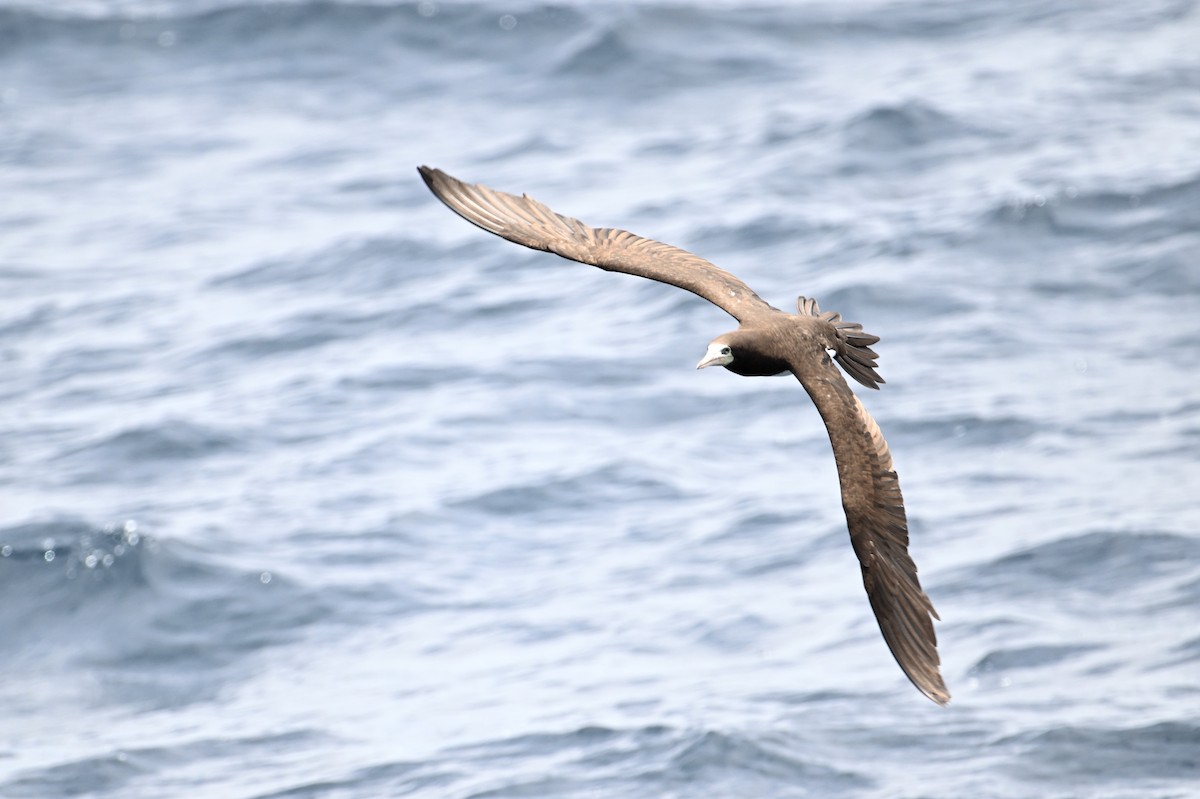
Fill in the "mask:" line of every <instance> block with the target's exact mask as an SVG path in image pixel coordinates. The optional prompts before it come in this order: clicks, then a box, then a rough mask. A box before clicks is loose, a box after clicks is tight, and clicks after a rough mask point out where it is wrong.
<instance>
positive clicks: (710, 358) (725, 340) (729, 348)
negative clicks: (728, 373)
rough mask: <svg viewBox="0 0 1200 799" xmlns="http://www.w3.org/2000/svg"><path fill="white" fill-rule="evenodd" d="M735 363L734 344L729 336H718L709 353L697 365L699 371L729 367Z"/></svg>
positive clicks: (710, 345)
mask: <svg viewBox="0 0 1200 799" xmlns="http://www.w3.org/2000/svg"><path fill="white" fill-rule="evenodd" d="M731 363H733V342H731V341H730V340H729V337H728V336H717V337H716V338H714V339H713V340H712V341H711V342H710V343H709V345H708V351H707V352H705V353H704V357H703V358H701V359H700V363H698V364H696V368H697V369H703V368H704V367H706V366H729V364H731Z"/></svg>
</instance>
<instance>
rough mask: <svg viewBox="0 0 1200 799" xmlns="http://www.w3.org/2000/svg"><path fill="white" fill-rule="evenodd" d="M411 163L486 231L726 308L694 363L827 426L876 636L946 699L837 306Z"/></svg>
mask: <svg viewBox="0 0 1200 799" xmlns="http://www.w3.org/2000/svg"><path fill="white" fill-rule="evenodd" d="M418 171H419V172H420V173H421V177H422V178H424V180H425V183H426V185H427V186H429V189H430V191H432V192H433V193H434V194H435V195H437V198H438V199H439V200H441V201H442V202H443V203H445V204H446V205H447V206H448V207H449V208H450V210H452V211H454V212H455V213H456V214H458V215H459V216H461V217H462V218H463V219H466V220H467V221H468V222H471V223H472V224H474V225H477V226H479V227H481V228H483V229H484V230H486V231H488V232H490V233H495V234H496V235H497V236H501V237H503V238H506V239H508V240H509V241H513V242H516V243H517V244H522V245H524V246H526V247H531V248H533V249H535V250H545V251H546V252H552V253H555V254H556V255H561V256H562V257H564V258H568V259H570V260H572V261H579V262H580V263H585V264H591V265H592V266H598V267H600V268H601V269H604V270H607V271H610V272H624V273H625V274H629V275H638V276H639V277H645V278H649V279H651V280H657V281H658V282H660V283H668V284H670V285H672V286H678V287H679V288H681V289H686V290H688V291H690V292H692V293H693V294H697V295H699V296H701V297H703V298H704V299H706V300H708V301H709V302H711V303H712V304H713V305H716V306H717V307H718V308H720V309H721V310H723V311H725V312H726V313H728V314H729V315H730V316H732V317H733V318H734V319H736V320H737V321H738V328H737V330H734V331H732V332H730V333H724V334H722V335H720V336H717V337H716V338H715V339H713V341H712V343H710V344H709V345H708V351H707V352H705V353H704V357H703V358H702V359H701V360H700V363H699V364H698V365H697V366H696V368H697V369H703V368H704V367H706V366H724V367H725V368H726V369H728V370H729V371H731V372H734V373H736V374H739V375H751V376H765V375H776V374H781V373H784V372H791V373H792V374H793V375H795V376H796V378H797V379H798V380H799V381H800V385H802V386H804V390H805V391H807V392H808V396H809V397H811V398H812V401H813V404H815V405H816V406H817V411H818V412H819V413H820V414H821V419H822V420H824V422H825V428H826V429H827V430H828V432H829V441H830V443H831V444H832V445H833V458H834V461H835V462H836V463H837V470H838V479H839V480H840V482H841V490H842V507H843V508H844V509H845V512H846V525H847V527H848V528H849V530H850V543H851V545H852V546H853V547H854V553H855V554H856V555H857V556H858V561H859V564H860V565H861V566H862V576H863V585H864V586H865V587H866V589H867V597H868V599H870V602H871V609H872V610H874V612H875V618H876V619H877V620H878V621H879V629H880V630H881V631H882V632H883V639H884V641H886V642H887V645H888V648H889V649H891V651H892V654H893V655H894V656H895V658H896V662H897V663H899V664H900V668H901V669H903V670H904V673H905V674H907V675H908V678H909V679H910V680H912V682H913V685H915V686H917V688H918V689H919V690H920V691H921V693H923V694H925V696H927V697H929V698H930V699H932V700H933V701H934V702H937V703H938V704H939V705H945V704H946V703H947V702H949V701H950V692H949V691H947V690H946V684H945V683H944V682H943V681H942V676H941V674H940V673H939V671H938V665H939V663H940V661H939V659H938V653H937V635H936V634H935V633H934V630H933V621H932V619H931V617H932V618H933V619H936V618H938V615H937V612H936V611H935V610H934V609H933V603H932V602H930V600H929V597H928V596H926V595H925V592H924V591H923V590H922V589H921V583H920V582H919V581H918V579H917V567H916V564H914V563H913V560H912V558H911V557H909V554H908V522H907V519H906V517H905V513H904V498H903V497H902V496H901V495H900V482H899V479H898V478H897V476H896V472H895V470H894V469H893V468H892V456H891V454H890V452H889V451H888V445H887V442H885V441H884V440H883V434H882V433H880V432H879V426H878V425H877V424H875V420H874V419H872V418H871V415H870V414H869V413H867V410H866V408H864V407H863V404H862V403H861V402H860V401H859V399H858V397H857V396H855V394H854V392H853V391H851V390H850V386H849V385H848V384H847V383H846V380H845V378H843V377H842V375H841V373H840V372H839V371H838V370H837V368H836V367H834V365H833V363H834V361H836V362H837V363H839V364H840V365H841V367H842V368H843V369H845V370H846V373H847V374H849V375H850V376H851V377H853V378H854V379H855V380H857V381H858V382H859V383H862V384H863V385H864V386H867V387H868V388H874V389H878V388H879V384H880V383H882V382H884V381H883V378H881V377H880V376H879V374H878V373H877V372H876V371H875V369H876V366H877V363H876V360H877V358H878V357H879V356H878V355H876V354H875V352H874V351H872V350H871V349H870V347H871V345H872V344H874V343H876V342H877V341H879V337H878V336H872V335H870V334H869V333H866V332H864V331H863V329H862V325H859V324H855V323H851V322H845V321H842V318H841V315H840V314H836V313H830V312H825V313H822V312H821V309H820V308H819V307H817V303H816V301H815V300H812V299H808V298H805V297H800V299H799V300H798V302H797V312H796V313H795V314H789V313H785V312H783V311H781V310H779V309H777V308H774V307H772V306H771V305H768V304H767V303H766V302H765V301H763V300H762V299H760V298H759V296H758V295H757V294H755V293H754V292H753V291H751V290H750V288H749V287H748V286H747V285H746V284H745V283H743V282H742V281H741V280H738V279H737V278H736V277H734V276H733V275H731V274H729V273H728V272H726V271H724V270H722V269H719V268H717V267H716V266H714V265H713V264H711V263H709V262H708V261H706V260H704V259H703V258H700V257H698V256H695V255H693V254H692V253H690V252H687V251H685V250H681V249H679V248H678V247H672V246H671V245H669V244H663V243H662V242H658V241H654V240H652V239H646V238H642V237H641V236H636V235H634V234H633V233H629V232H628V231H625V230H618V229H617V228H593V227H589V226H588V225H585V224H583V223H582V222H580V221H579V220H578V219H572V218H571V217H569V216H563V215H561V214H557V213H555V212H554V211H552V210H550V209H549V208H547V207H546V206H545V205H543V204H542V203H540V202H538V201H537V200H535V199H533V198H532V197H530V196H529V195H527V194H526V195H522V196H520V197H517V196H515V195H512V194H506V193H504V192H501V191H495V190H493V189H489V188H488V187H486V186H482V185H479V184H469V183H464V182H462V181H460V180H457V179H456V178H453V177H451V176H450V175H447V174H446V173H445V172H442V171H441V170H440V169H431V168H430V167H427V166H422V167H419V169H418Z"/></svg>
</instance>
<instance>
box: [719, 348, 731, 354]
mask: <svg viewBox="0 0 1200 799" xmlns="http://www.w3.org/2000/svg"><path fill="white" fill-rule="evenodd" d="M731 352H733V350H731V349H729V348H728V347H722V348H721V354H722V355H728V354H730V353H731Z"/></svg>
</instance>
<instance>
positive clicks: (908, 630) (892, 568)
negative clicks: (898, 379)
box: [792, 360, 950, 705]
mask: <svg viewBox="0 0 1200 799" xmlns="http://www.w3.org/2000/svg"><path fill="white" fill-rule="evenodd" d="M792 371H793V373H794V374H795V375H796V376H797V377H798V378H799V379H800V382H801V384H802V385H803V386H804V389H805V390H806V391H807V392H808V395H809V396H810V397H812V400H813V403H814V404H815V405H816V406H817V410H818V411H819V412H820V414H821V418H822V419H823V420H824V421H825V427H826V429H827V430H828V431H829V440H830V443H831V444H832V445H833V457H834V460H835V461H836V462H837V467H838V477H839V480H840V481H841V489H842V507H843V508H844V509H845V511H846V526H847V527H848V528H849V530H850V543H851V545H852V546H853V547H854V554H856V555H857V556H858V562H859V564H860V566H861V567H862V575H863V586H864V587H865V588H866V589H867V597H868V598H869V599H870V601H871V609H872V610H873V611H875V618H876V619H877V620H878V621H879V629H880V630H881V631H882V632H883V639H884V640H885V641H886V642H887V645H888V648H889V649H890V650H892V655H893V656H895V658H896V662H897V663H899V664H900V668H902V669H903V670H904V673H905V674H907V675H908V678H909V679H910V680H912V682H913V685H915V686H917V688H918V689H919V690H920V691H921V693H923V694H925V696H927V697H929V698H930V699H932V700H933V701H934V702H937V703H938V704H939V705H945V704H946V703H947V702H949V701H950V692H949V691H948V690H947V689H946V684H945V683H944V682H943V681H942V675H941V673H940V672H939V671H938V666H939V665H940V662H941V661H940V660H939V658H938V653H937V635H936V633H935V632H934V630H933V619H936V618H938V615H937V612H936V611H935V610H934V609H933V603H932V602H930V601H929V597H928V596H926V595H925V592H924V591H923V590H922V589H921V583H920V581H919V580H918V579H917V566H916V564H915V563H913V559H912V558H911V557H910V556H909V554H908V520H907V518H906V516H905V513H904V497H903V496H901V494H900V480H899V478H898V477H897V476H896V472H895V470H894V469H893V468H892V455H891V453H890V452H889V451H888V445H887V442H886V441H884V439H883V433H881V432H880V431H879V425H877V424H876V423H875V420H874V419H872V418H871V415H870V414H869V413H867V409H866V408H864V407H863V404H862V402H860V401H859V399H858V397H856V396H855V395H854V392H853V391H851V390H850V386H849V385H847V384H846V381H845V379H844V378H843V377H842V376H841V375H840V374H839V373H838V371H837V369H835V368H834V367H833V364H832V363H830V362H829V361H828V360H827V361H825V363H824V364H823V366H822V368H820V369H813V368H812V367H811V366H809V365H806V364H799V363H798V364H795V365H793V369H792Z"/></svg>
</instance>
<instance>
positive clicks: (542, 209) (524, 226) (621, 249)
mask: <svg viewBox="0 0 1200 799" xmlns="http://www.w3.org/2000/svg"><path fill="white" fill-rule="evenodd" d="M418 171H419V172H420V173H421V177H422V178H424V179H425V184H426V185H427V186H429V189H430V191H432V192H433V193H434V194H435V195H437V198H438V199H439V200H441V201H442V202H444V203H445V204H446V205H447V206H448V207H449V208H450V210H452V211H454V212H455V213H456V214H458V215H459V216H461V217H462V218H463V219H466V220H467V221H468V222H471V223H472V224H475V225H478V226H479V227H481V228H483V229H484V230H486V231H488V232H490V233H495V234H496V235H497V236H501V237H503V238H506V239H508V240H509V241H513V242H516V243H517V244H521V245H524V246H526V247H531V248H533V249H535V250H545V251H547V252H552V253H555V254H557V255H561V256H562V257H563V258H569V259H571V260H572V261H579V262H580V263H585V264H591V265H592V266H598V267H600V268H601V269H605V270H608V271H610V272H624V273H625V274H629V275H637V276H639V277H646V278H649V279H651V280H657V281H658V282H660V283H669V284H670V285H672V286H678V287H679V288H681V289H686V290H688V291H690V292H692V293H693V294H697V295H699V296H701V297H703V298H704V299H706V300H708V301H709V302H711V303H712V304H713V305H716V306H717V307H718V308H720V309H721V310H723V311H725V312H726V313H728V314H729V315H730V316H732V317H733V318H734V319H737V320H738V321H739V322H744V321H745V320H746V319H747V318H748V317H751V316H753V315H754V314H756V313H761V312H763V311H769V310H772V309H771V306H770V305H768V304H767V303H766V302H765V301H763V300H762V299H761V298H760V297H759V296H758V295H757V294H755V293H754V292H753V291H751V290H750V288H749V287H748V286H747V285H746V284H745V283H743V282H742V281H740V280H738V279H737V278H736V277H734V276H733V275H731V274H729V273H728V272H726V271H725V270H723V269H719V268H717V267H716V266H714V265H713V264H711V263H709V262H708V261H706V260H704V259H703V258H700V257H698V256H696V255H692V254H691V253H690V252H687V251H686V250H681V249H679V248H678V247H672V246H671V245H669V244H663V243H662V242H659V241H654V240H653V239H645V238H642V237H641V236H636V235H634V234H633V233H630V232H628V231H626V230H618V229H617V228H593V227H589V226H587V225H585V224H583V223H582V222H580V221H579V220H578V219H572V218H571V217H569V216H563V215H562V214H556V213H555V212H554V211H552V210H550V209H549V208H547V207H546V206H545V205H542V204H541V203H540V202H538V201H537V200H535V199H533V198H532V197H530V196H529V195H527V194H526V195H522V196H521V197H517V196H516V195H513V194H506V193H505V192H502V191H495V190H493V189H489V188H488V187H487V186H482V185H480V184H471V183H464V182H462V181H461V180H458V179H456V178H453V177H451V176H450V175H447V174H446V173H445V172H443V171H441V170H440V169H431V168H430V167H427V166H422V167H418Z"/></svg>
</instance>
